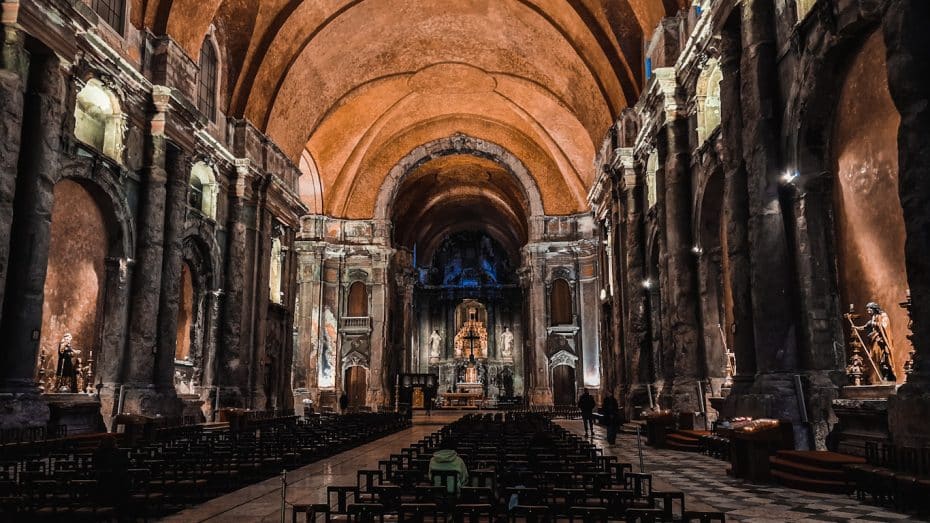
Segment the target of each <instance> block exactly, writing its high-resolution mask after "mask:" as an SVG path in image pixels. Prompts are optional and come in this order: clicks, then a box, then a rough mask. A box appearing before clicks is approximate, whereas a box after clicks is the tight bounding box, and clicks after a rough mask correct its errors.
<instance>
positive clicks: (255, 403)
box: [247, 175, 286, 410]
mask: <svg viewBox="0 0 930 523" xmlns="http://www.w3.org/2000/svg"><path fill="white" fill-rule="evenodd" d="M269 176H270V175H269ZM267 198H268V187H267V185H265V184H263V189H262V194H261V195H259V202H260V203H259V208H258V211H257V213H258V220H257V222H258V223H257V224H256V226H255V228H256V231H257V233H258V234H256V235H255V248H254V251H253V252H254V253H255V256H256V259H255V273H254V275H255V276H254V278H253V280H252V281H253V288H254V289H255V290H254V300H253V301H252V303H251V304H250V308H251V309H252V320H251V321H252V333H253V334H252V340H253V341H252V342H251V343H249V344H248V346H247V350H249V351H250V352H251V356H250V358H251V361H253V362H254V364H253V365H252V368H251V369H250V371H251V372H250V375H249V398H250V399H249V406H250V407H251V408H253V409H258V410H267V409H269V408H270V403H271V398H269V397H268V391H267V390H266V383H265V381H271V374H272V371H273V369H272V368H271V367H270V366H271V364H272V359H271V355H270V354H269V353H268V345H267V341H266V340H267V332H268V321H269V320H268V307H269V303H270V296H271V287H270V284H269V282H270V279H271V264H272V263H276V264H279V270H283V269H284V267H281V265H280V264H281V261H280V260H272V259H271V245H272V235H273V234H274V233H273V227H274V221H275V218H274V215H273V214H272V213H271V211H269V210H268V208H267V207H266V203H267ZM281 245H282V246H283V245H285V243H284V238H283V237H282V238H281ZM281 277H282V279H283V278H286V275H285V274H283V273H282V274H281ZM276 292H278V291H276Z"/></svg>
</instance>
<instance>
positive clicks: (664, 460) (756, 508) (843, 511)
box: [560, 421, 925, 523]
mask: <svg viewBox="0 0 930 523" xmlns="http://www.w3.org/2000/svg"><path fill="white" fill-rule="evenodd" d="M560 423H562V425H563V426H565V427H566V428H569V429H571V430H573V431H575V432H576V433H578V434H582V433H583V431H584V429H583V428H582V425H581V422H580V421H562V422H560ZM595 431H596V435H595V440H596V442H597V443H598V444H599V445H601V446H603V447H605V451H604V452H605V453H606V454H613V455H615V456H617V457H618V459H619V460H620V461H621V462H626V463H632V464H633V469H634V471H636V470H638V464H639V457H638V453H637V446H636V436H635V435H629V434H620V435H618V437H617V444H616V445H613V446H610V445H607V443H606V442H605V441H604V430H603V428H601V427H597V428H596V429H595ZM643 456H644V459H643V461H644V463H645V472H649V473H652V475H653V478H654V481H658V480H661V481H662V482H664V483H667V484H668V485H670V486H672V487H673V489H674V490H680V491H683V492H685V493H686V495H687V496H688V499H686V504H690V503H691V501H692V500H701V501H703V502H705V503H707V504H708V505H710V506H712V507H714V510H716V511H722V512H726V513H727V522H728V523H729V522H730V521H736V522H751V523H757V522H758V523H761V522H772V523H776V522H783V521H784V522H788V521H844V522H876V521H885V522H888V521H925V520H923V519H917V518H916V517H909V516H908V515H906V514H899V513H895V512H891V511H889V510H887V509H883V508H882V507H876V506H873V505H868V504H863V503H860V502H859V501H857V500H856V499H855V498H854V497H851V496H844V495H837V494H820V493H816V492H806V491H802V490H795V489H790V488H786V487H780V486H777V485H757V484H752V483H748V482H745V481H743V480H739V479H734V478H731V477H729V476H727V475H726V465H727V464H726V462H723V461H720V460H717V459H713V458H711V457H708V456H704V455H701V454H696V453H690V452H679V451H674V450H659V449H653V448H651V447H647V446H645V438H644V439H643ZM655 488H658V487H655ZM688 508H689V509H691V507H688ZM695 509H697V508H695Z"/></svg>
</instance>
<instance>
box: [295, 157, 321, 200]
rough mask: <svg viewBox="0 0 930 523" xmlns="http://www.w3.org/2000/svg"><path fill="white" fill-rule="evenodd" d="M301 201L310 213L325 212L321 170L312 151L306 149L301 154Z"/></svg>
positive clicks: (299, 181)
mask: <svg viewBox="0 0 930 523" xmlns="http://www.w3.org/2000/svg"><path fill="white" fill-rule="evenodd" d="M299 168H300V179H299V180H298V183H299V194H300V201H302V202H303V204H304V205H306V206H307V209H308V210H309V213H310V214H323V209H324V207H323V182H322V181H321V180H320V171H319V168H318V167H317V165H316V161H315V160H314V159H313V156H312V155H311V154H310V151H308V150H306V149H304V152H303V153H301V155H300V165H299Z"/></svg>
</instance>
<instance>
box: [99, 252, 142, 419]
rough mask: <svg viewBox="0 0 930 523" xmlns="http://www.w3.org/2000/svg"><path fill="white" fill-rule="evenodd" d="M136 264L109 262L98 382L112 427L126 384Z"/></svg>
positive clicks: (123, 260)
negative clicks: (127, 328)
mask: <svg viewBox="0 0 930 523" xmlns="http://www.w3.org/2000/svg"><path fill="white" fill-rule="evenodd" d="M134 265H135V263H134V262H133V261H132V260H129V259H127V258H107V259H106V278H107V280H106V284H105V289H106V290H105V293H104V303H103V317H104V318H105V321H104V325H103V334H102V336H101V340H102V343H101V347H100V352H99V353H98V354H97V358H96V364H95V369H94V381H95V383H99V384H101V385H102V387H101V388H100V410H101V412H102V413H103V420H104V422H106V423H109V421H110V419H111V416H113V415H116V414H118V412H116V407H117V405H116V400H117V398H116V396H117V394H118V387H119V383H120V382H121V381H122V374H123V368H124V365H123V363H124V361H125V359H126V358H127V357H128V355H127V354H126V341H127V338H126V334H127V331H126V327H127V325H128V324H129V300H130V290H131V283H132V272H133V267H134Z"/></svg>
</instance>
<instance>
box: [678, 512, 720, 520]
mask: <svg viewBox="0 0 930 523" xmlns="http://www.w3.org/2000/svg"><path fill="white" fill-rule="evenodd" d="M681 521H682V522H684V523H688V522H697V523H726V521H727V515H726V514H724V513H723V512H694V511H692V512H685V513H684V515H683V516H682V518H681Z"/></svg>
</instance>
